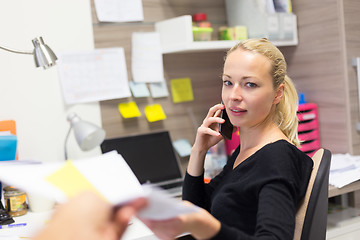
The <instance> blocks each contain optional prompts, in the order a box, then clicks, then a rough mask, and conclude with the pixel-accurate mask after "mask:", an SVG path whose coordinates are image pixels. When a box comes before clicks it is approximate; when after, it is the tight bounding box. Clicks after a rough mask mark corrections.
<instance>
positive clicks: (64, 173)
mask: <svg viewBox="0 0 360 240" xmlns="http://www.w3.org/2000/svg"><path fill="white" fill-rule="evenodd" d="M45 180H47V181H48V182H50V183H51V184H52V185H54V186H55V187H57V188H59V189H60V190H62V191H63V192H64V193H65V195H66V196H67V197H74V196H75V195H77V194H79V193H80V192H83V191H92V192H95V193H96V194H98V195H99V196H101V197H103V198H104V199H105V197H104V196H102V194H101V193H100V192H98V191H97V190H96V188H95V187H94V186H93V185H92V184H91V183H90V182H89V180H87V179H86V178H85V176H84V175H83V174H82V173H81V172H80V171H79V170H78V169H77V168H76V167H75V166H74V164H73V163H72V161H66V162H65V165H64V166H63V167H61V168H60V169H58V170H57V171H55V172H54V173H52V174H51V175H49V176H48V177H47V178H45Z"/></svg>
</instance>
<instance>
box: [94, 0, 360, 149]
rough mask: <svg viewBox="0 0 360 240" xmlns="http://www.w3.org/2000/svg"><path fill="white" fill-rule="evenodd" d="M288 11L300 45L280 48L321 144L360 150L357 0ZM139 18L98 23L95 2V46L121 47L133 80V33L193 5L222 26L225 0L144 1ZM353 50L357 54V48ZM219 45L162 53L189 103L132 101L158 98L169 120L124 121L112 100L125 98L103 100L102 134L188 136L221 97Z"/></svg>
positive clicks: (304, 3) (305, 2)
mask: <svg viewBox="0 0 360 240" xmlns="http://www.w3.org/2000/svg"><path fill="white" fill-rule="evenodd" d="M292 2H293V11H294V13H295V14H296V15H297V20H298V35H299V44H298V46H291V47H281V48H280V50H281V51H282V52H283V53H284V55H285V58H286V60H287V62H288V74H289V76H290V77H291V78H292V79H293V80H294V82H295V85H296V87H297V89H298V91H299V92H304V93H306V98H307V101H308V102H313V103H316V104H318V107H319V123H320V139H321V145H322V146H323V147H325V148H328V149H330V150H331V151H332V152H333V153H346V152H349V153H352V154H360V148H359V146H360V135H359V134H358V133H357V131H356V129H355V128H354V127H355V122H356V121H357V119H358V118H359V113H358V104H357V84H356V77H355V76H356V74H355V69H354V68H353V67H352V66H351V58H352V55H353V53H358V52H359V44H358V41H357V39H359V31H358V29H360V28H359V26H360V24H359V21H360V20H359V18H358V17H356V14H357V9H358V5H359V1H356V0H351V1H350V0H349V1H340V0H320V1H311V0H296V1H292ZM143 6H144V16H145V20H144V21H143V22H137V23H99V22H98V21H97V19H96V14H95V10H94V8H93V15H92V17H93V26H94V40H95V47H96V48H101V47H116V46H122V47H124V48H125V52H126V58H127V64H128V72H129V79H131V72H130V63H131V51H130V50H131V49H130V47H131V33H132V32H133V31H154V27H153V25H154V23H155V22H156V21H160V20H163V19H167V18H171V17H176V16H180V15H184V14H193V13H196V12H199V11H203V12H206V13H208V17H209V20H210V21H211V22H212V23H213V24H214V26H215V28H217V27H218V26H221V25H225V24H226V14H225V5H224V1H218V0H212V1H206V0H202V1H196V2H192V1H190V0H187V1H182V0H168V1H166V0H143ZM357 55H359V54H357ZM223 56H224V51H214V52H199V53H182V54H166V55H164V56H163V59H164V70H165V77H166V80H167V83H169V80H170V79H171V78H176V77H191V79H192V83H193V87H194V91H195V98H196V99H195V101H194V102H191V103H185V104H173V103H172V102H171V99H170V98H169V99H161V100H154V99H141V100H139V99H136V101H137V102H138V104H139V106H140V108H143V107H144V106H145V105H146V104H148V103H152V102H157V103H161V104H163V105H164V107H165V111H166V113H167V114H168V119H167V120H165V121H163V122H161V123H156V124H148V123H147V122H146V120H145V119H144V118H140V119H137V120H135V121H124V120H123V119H122V118H121V116H120V115H119V113H118V112H117V104H118V103H119V102H123V101H129V100H132V99H131V98H130V99H119V100H112V101H105V102H101V112H102V120H103V123H104V127H105V129H107V130H108V132H109V135H108V137H117V136H122V135H129V134H136V133H139V132H147V131H155V130H158V129H164V128H165V129H169V130H170V132H171V135H172V137H173V139H174V138H175V139H177V138H181V137H185V138H188V139H189V140H190V141H191V140H193V139H194V136H195V135H194V134H195V132H194V129H196V128H197V126H198V125H199V124H200V123H201V121H202V119H203V118H204V116H205V114H206V112H207V109H208V107H209V106H211V105H213V104H214V103H217V102H219V99H220V92H219V89H220V83H219V77H218V76H219V75H220V74H221V68H222V63H223V60H222V59H223Z"/></svg>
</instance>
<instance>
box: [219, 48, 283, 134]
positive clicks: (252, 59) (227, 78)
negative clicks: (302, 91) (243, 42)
mask: <svg viewBox="0 0 360 240" xmlns="http://www.w3.org/2000/svg"><path fill="white" fill-rule="evenodd" d="M271 67H272V66H271V61H270V60H269V59H268V58H266V57H265V56H263V55H261V54H259V53H254V52H251V51H246V50H243V49H241V48H239V49H236V50H235V51H233V52H232V53H230V54H229V55H228V56H227V59H226V61H225V64H224V72H223V76H222V80H223V87H222V100H223V102H224V104H225V107H226V111H227V113H228V115H229V118H230V121H231V123H232V124H233V125H235V126H238V127H241V128H251V127H254V126H258V125H259V124H261V123H263V122H264V120H265V119H266V118H267V116H268V115H269V114H270V113H271V111H274V109H275V108H273V106H275V105H276V104H277V103H278V102H279V101H280V100H281V97H282V94H283V89H284V87H283V84H282V85H281V86H280V87H279V88H278V90H276V91H275V90H274V87H273V80H272V77H271V75H270V72H271Z"/></svg>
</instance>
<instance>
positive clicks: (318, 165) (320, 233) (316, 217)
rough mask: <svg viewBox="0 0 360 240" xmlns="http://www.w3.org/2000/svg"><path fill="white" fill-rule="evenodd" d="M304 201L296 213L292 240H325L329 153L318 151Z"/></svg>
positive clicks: (325, 150) (314, 158)
mask: <svg viewBox="0 0 360 240" xmlns="http://www.w3.org/2000/svg"><path fill="white" fill-rule="evenodd" d="M312 159H313V162H314V166H313V170H312V173H311V176H310V180H309V184H308V188H307V190H306V194H305V197H304V199H303V200H302V201H301V203H300V204H299V206H298V209H297V212H296V226H295V233H294V240H325V238H326V225H327V214H328V191H329V172H330V162H331V152H330V151H329V150H327V149H323V148H321V149H319V150H318V151H317V152H316V153H315V154H314V155H313V157H312Z"/></svg>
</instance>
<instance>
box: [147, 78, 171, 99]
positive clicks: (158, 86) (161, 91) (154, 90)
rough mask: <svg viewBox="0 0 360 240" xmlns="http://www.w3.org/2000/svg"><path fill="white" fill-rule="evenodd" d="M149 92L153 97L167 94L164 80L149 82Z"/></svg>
mask: <svg viewBox="0 0 360 240" xmlns="http://www.w3.org/2000/svg"><path fill="white" fill-rule="evenodd" d="M150 92H151V96H152V97H153V98H161V97H167V96H169V92H168V89H167V87H166V82H165V81H163V82H159V83H150Z"/></svg>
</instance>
